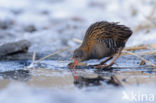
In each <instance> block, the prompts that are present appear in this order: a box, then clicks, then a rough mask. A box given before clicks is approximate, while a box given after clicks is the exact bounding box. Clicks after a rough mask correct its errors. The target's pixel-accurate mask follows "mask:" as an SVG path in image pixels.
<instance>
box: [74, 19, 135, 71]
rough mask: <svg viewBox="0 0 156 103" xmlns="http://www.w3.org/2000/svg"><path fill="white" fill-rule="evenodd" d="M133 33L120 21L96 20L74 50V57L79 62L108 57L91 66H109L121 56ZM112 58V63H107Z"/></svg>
mask: <svg viewBox="0 0 156 103" xmlns="http://www.w3.org/2000/svg"><path fill="white" fill-rule="evenodd" d="M132 33H133V32H132V30H131V29H130V28H129V27H127V26H125V25H120V24H119V22H108V21H99V22H95V23H93V24H92V25H91V26H89V28H88V29H87V31H86V33H85V36H84V39H83V42H82V44H81V45H80V46H79V47H78V48H77V49H75V50H74V53H73V57H72V58H73V59H74V61H77V62H83V61H86V60H90V59H98V60H99V59H102V58H107V59H105V60H104V61H103V62H101V63H100V64H96V65H90V66H93V67H95V68H97V69H105V68H108V67H110V66H112V65H113V64H114V62H115V61H116V60H117V58H118V57H119V56H120V54H121V51H122V50H123V48H124V47H125V44H126V42H127V40H128V39H129V37H130V36H131V35H132ZM111 59H113V60H112V62H111V63H109V64H105V63H106V62H107V61H109V60H111ZM77 62H76V64H77Z"/></svg>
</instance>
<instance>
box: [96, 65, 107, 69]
mask: <svg viewBox="0 0 156 103" xmlns="http://www.w3.org/2000/svg"><path fill="white" fill-rule="evenodd" d="M108 67H110V65H108V64H104V65H97V66H95V68H96V69H106V68H108Z"/></svg>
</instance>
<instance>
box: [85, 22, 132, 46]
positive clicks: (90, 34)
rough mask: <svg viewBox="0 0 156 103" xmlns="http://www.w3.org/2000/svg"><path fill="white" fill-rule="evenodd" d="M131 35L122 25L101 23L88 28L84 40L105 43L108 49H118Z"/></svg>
mask: <svg viewBox="0 0 156 103" xmlns="http://www.w3.org/2000/svg"><path fill="white" fill-rule="evenodd" d="M131 34H132V31H131V30H130V29H129V28H128V27H126V26H124V25H118V23H109V22H105V21H102V22H97V23H95V24H92V25H91V26H90V27H89V28H88V30H87V32H86V35H85V37H84V40H85V41H92V40H96V41H97V42H98V43H105V44H106V45H107V47H108V48H111V47H114V48H115V47H116V48H118V47H121V46H124V45H125V42H126V40H127V39H128V38H129V37H130V36H131Z"/></svg>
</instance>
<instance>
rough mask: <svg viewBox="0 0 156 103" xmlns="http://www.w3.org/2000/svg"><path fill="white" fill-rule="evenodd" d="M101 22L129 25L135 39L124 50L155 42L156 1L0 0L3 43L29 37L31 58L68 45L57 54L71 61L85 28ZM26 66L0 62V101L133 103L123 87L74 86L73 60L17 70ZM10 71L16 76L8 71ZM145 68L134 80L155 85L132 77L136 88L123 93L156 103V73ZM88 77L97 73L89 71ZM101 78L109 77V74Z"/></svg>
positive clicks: (132, 37) (0, 26) (132, 63)
mask: <svg viewBox="0 0 156 103" xmlns="http://www.w3.org/2000/svg"><path fill="white" fill-rule="evenodd" d="M97 21H109V22H120V24H123V25H126V26H128V27H130V28H131V29H132V30H133V35H132V36H131V37H130V39H129V40H128V42H127V44H126V47H132V46H137V45H147V44H149V45H150V44H156V0H0V45H3V44H5V43H8V42H14V41H19V40H23V39H26V40H28V41H30V42H31V47H30V49H29V51H28V52H29V53H31V56H32V54H33V52H34V50H35V51H36V52H37V53H40V54H49V53H53V52H55V51H57V50H60V49H62V48H65V47H68V46H70V47H72V48H71V49H69V50H68V51H65V52H64V53H60V54H58V55H60V56H61V57H68V58H66V59H67V60H70V59H69V58H70V57H71V55H72V52H73V50H74V49H75V48H77V47H78V46H79V45H80V43H79V42H80V41H81V40H82V39H83V37H84V35H85V32H86V29H87V28H88V27H89V26H90V25H91V24H92V23H95V22H97ZM129 57H131V56H129ZM152 57H153V59H152V62H153V63H155V62H156V59H155V56H152ZM147 59H148V57H147ZM123 60H125V61H126V60H127V59H123ZM129 60H131V62H130V64H131V66H132V65H134V58H133V59H129ZM135 60H136V59H135ZM139 60H140V59H139ZM24 63H25V62H22V61H20V62H19V61H18V62H15V61H11V62H10V61H0V103H80V102H81V103H86V102H89V103H97V102H98V103H100V102H101V103H102V102H107V103H116V102H117V101H118V103H127V102H129V101H123V100H122V97H123V89H121V88H114V87H113V86H108V85H106V84H105V85H102V86H100V87H91V88H85V89H78V88H76V87H75V86H74V85H73V82H74V80H73V78H72V75H71V73H70V72H69V70H68V69H67V68H66V66H67V64H68V63H69V61H61V62H60V61H43V63H42V65H40V66H41V67H40V68H38V69H35V70H30V71H16V72H14V70H19V68H20V69H21V68H22V70H23V68H24V67H23V65H24V66H25V65H26V64H24ZM29 63H30V62H29ZM124 63H125V62H124ZM137 63H138V62H137ZM139 63H140V61H139ZM19 64H20V66H19ZM47 64H49V66H47ZM21 65H22V66H21ZM126 65H127V64H126ZM138 65H139V64H138ZM123 66H125V64H123ZM17 67H18V69H17ZM56 67H57V68H56ZM46 68H48V69H46ZM60 68H61V69H60ZM8 70H13V72H7V71H8ZM142 70H144V69H142ZM142 70H140V71H139V70H136V69H135V70H134V71H135V73H136V71H137V73H138V72H139V74H137V76H136V77H139V76H140V77H144V76H145V77H150V78H152V77H153V78H154V79H149V78H147V81H150V82H151V85H146V86H145V85H139V83H141V82H142V81H143V80H145V78H143V79H140V78H139V79H136V78H133V77H132V78H133V79H132V81H135V83H134V84H135V85H134V86H128V89H124V90H125V91H126V92H130V91H136V90H140V91H143V92H145V93H147V91H148V93H151V94H153V95H155V99H154V102H155V101H156V94H154V93H156V92H155V83H156V79H155V74H152V73H153V72H151V71H150V72H148V73H151V74H148V73H147V74H146V73H145V74H142V73H143V72H142ZM150 70H151V69H150ZM125 71H128V74H129V72H130V73H131V74H130V75H133V76H134V72H131V71H130V69H125V70H123V71H121V72H125ZM145 71H146V72H147V70H145ZM2 72H5V73H2ZM85 73H89V74H92V73H93V74H94V73H95V72H94V71H92V70H85ZM105 73H106V74H105ZM126 73H127V72H126ZM103 74H105V75H107V76H109V73H107V72H103ZM128 74H124V75H126V76H127V75H128ZM119 75H121V74H119ZM138 75H139V76H138ZM143 75H144V76H143ZM127 78H128V77H127ZM21 81H22V82H21ZM138 81H140V82H138ZM144 83H145V82H144ZM136 85H137V86H138V85H139V86H140V87H137V86H136ZM149 87H150V88H149ZM147 88H148V90H147ZM131 102H133V101H131ZM146 102H147V101H142V102H141V103H146ZM154 102H151V103H154ZM139 103H140V102H139Z"/></svg>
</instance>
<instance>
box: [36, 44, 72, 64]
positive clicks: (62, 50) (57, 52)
mask: <svg viewBox="0 0 156 103" xmlns="http://www.w3.org/2000/svg"><path fill="white" fill-rule="evenodd" d="M69 48H71V47H67V48H64V49H61V50H58V51H56V52H54V53H52V54H49V55H47V56H45V57H43V58H41V59H39V60H37V61H36V62H35V63H39V62H41V61H42V60H45V59H47V58H49V57H51V56H54V55H56V54H59V53H61V52H64V51H65V50H67V49H69Z"/></svg>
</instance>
